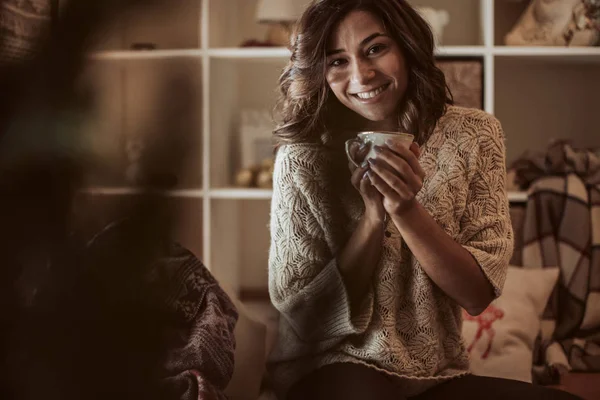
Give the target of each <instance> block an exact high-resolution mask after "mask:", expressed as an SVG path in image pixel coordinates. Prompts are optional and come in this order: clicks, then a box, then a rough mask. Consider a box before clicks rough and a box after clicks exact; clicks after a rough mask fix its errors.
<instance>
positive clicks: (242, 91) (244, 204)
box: [88, 0, 600, 292]
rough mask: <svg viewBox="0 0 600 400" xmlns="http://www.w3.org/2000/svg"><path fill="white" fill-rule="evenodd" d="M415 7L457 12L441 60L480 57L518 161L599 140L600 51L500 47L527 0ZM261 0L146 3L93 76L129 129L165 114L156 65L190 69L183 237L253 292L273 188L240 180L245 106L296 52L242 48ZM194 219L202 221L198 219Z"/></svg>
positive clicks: (255, 27) (267, 102)
mask: <svg viewBox="0 0 600 400" xmlns="http://www.w3.org/2000/svg"><path fill="white" fill-rule="evenodd" d="M414 4H415V5H429V6H432V7H434V8H444V9H446V10H448V11H449V13H450V16H451V20H450V24H449V25H448V26H447V27H446V30H445V32H444V39H443V40H444V42H443V43H444V46H441V47H440V48H439V49H438V50H437V54H438V55H439V56H440V57H444V56H448V57H453V58H456V57H465V58H470V59H472V58H473V57H476V58H480V59H481V60H482V61H483V66H484V82H483V83H484V108H485V110H486V111H488V112H490V113H493V114H495V115H496V116H497V117H498V118H499V119H500V121H501V122H502V124H503V126H504V129H505V132H506V136H507V157H508V161H509V162H510V161H512V160H514V159H515V158H516V157H518V156H519V155H520V154H521V152H522V151H524V150H525V149H527V148H537V149H542V148H544V147H545V145H546V144H547V142H548V140H549V139H551V138H559V137H562V138H564V137H566V138H571V139H573V140H575V141H577V143H578V144H581V145H600V139H599V137H600V135H597V133H598V132H597V130H598V128H597V126H598V123H597V115H596V114H597V113H596V112H595V110H594V107H592V105H593V104H598V99H597V93H600V79H598V73H597V71H598V67H599V66H600V48H537V47H536V48H530V47H520V48H515V47H506V46H503V43H502V38H503V36H504V35H505V34H506V33H507V32H508V30H509V29H510V28H511V27H512V25H513V24H514V23H515V22H516V20H517V18H518V16H519V15H520V13H521V12H522V11H523V9H524V6H525V4H524V2H507V1H496V2H494V0H452V1H450V0H415V1H414ZM255 6H256V0H184V1H181V2H170V3H169V5H168V6H165V7H168V8H169V9H168V10H158V11H156V10H155V11H153V10H149V11H148V12H147V13H144V15H143V18H142V17H140V20H139V21H138V19H137V18H136V16H135V15H132V16H130V20H128V23H121V24H120V25H119V24H117V28H115V31H116V32H117V33H116V34H115V35H113V36H111V37H109V38H107V40H106V41H104V43H103V44H102V46H100V47H99V48H98V49H97V51H95V52H93V53H92V54H91V55H90V65H92V66H93V70H94V71H95V72H94V75H93V76H95V77H96V78H97V83H98V84H99V86H100V87H101V89H102V90H104V91H107V92H109V94H107V95H106V96H104V97H102V96H101V99H100V102H99V104H100V108H101V112H100V116H101V117H100V119H101V120H102V121H103V124H104V125H102V124H101V125H102V126H103V127H105V128H106V127H107V126H111V129H112V130H115V129H114V128H113V127H114V126H121V129H116V131H117V132H111V133H113V134H115V135H116V134H120V135H127V134H129V130H130V129H133V128H132V126H134V125H133V124H134V123H136V122H139V121H141V120H142V119H143V118H144V117H149V116H150V118H152V117H153V116H154V115H155V114H156V113H157V112H158V113H159V112H160V110H156V109H152V108H144V106H143V104H144V101H147V99H151V98H153V96H156V95H157V93H159V89H156V88H155V87H154V86H153V84H151V83H152V82H154V81H153V80H152V79H153V75H152V72H153V71H154V72H156V71H158V70H160V71H167V75H168V73H171V72H182V73H184V74H186V78H187V79H188V80H189V86H190V88H191V90H192V92H193V94H194V96H192V97H193V101H194V103H193V104H194V107H193V112H192V113H191V115H187V114H186V115H185V116H184V118H183V120H184V121H185V123H186V124H187V125H186V126H187V127H188V128H189V129H188V131H189V134H190V136H191V139H190V140H191V141H190V143H191V144H190V147H194V146H197V147H196V148H195V149H194V151H192V153H193V157H192V160H191V162H190V165H189V171H190V173H189V177H187V179H182V182H183V183H182V187H181V188H178V189H176V190H173V191H170V192H167V193H165V194H166V195H168V196H170V197H173V198H174V199H178V200H177V201H179V200H181V201H186V202H187V203H186V204H187V206H186V207H187V208H186V210H187V212H191V213H192V214H191V215H190V218H187V219H186V218H182V219H181V221H182V224H183V226H184V228H183V231H184V235H185V234H187V235H190V234H193V235H196V236H194V237H185V238H183V240H182V241H183V242H184V244H188V245H189V246H190V247H193V248H194V249H197V253H198V255H199V256H200V257H201V258H202V259H203V261H204V262H205V264H206V265H207V266H208V267H209V268H211V270H212V271H213V273H214V274H215V276H216V277H217V278H218V279H219V280H221V281H222V282H223V283H224V284H226V285H228V286H230V287H233V288H235V289H238V290H241V291H250V292H252V291H254V292H256V291H260V290H264V288H265V287H266V277H267V257H268V242H269V240H268V235H269V232H268V228H267V223H268V216H269V200H270V198H271V193H272V192H271V191H270V190H251V189H238V188H233V187H232V186H233V185H232V177H233V174H234V172H235V171H236V169H237V168H238V167H239V163H240V161H239V156H238V153H237V151H238V150H237V147H238V141H239V134H238V129H237V128H238V126H237V124H238V120H239V111H240V110H242V109H251V108H254V109H271V108H272V106H273V105H274V102H275V99H276V86H277V79H278V76H279V72H280V71H281V69H282V68H283V66H284V65H285V63H286V62H287V59H288V58H289V51H288V50H287V49H285V48H269V47H264V48H263V47H257V48H242V47H240V44H241V43H242V42H243V41H244V40H247V39H259V40H260V39H262V38H264V35H265V32H266V27H265V26H261V25H259V24H257V23H255V22H254V9H255ZM123 26H125V27H126V28H123ZM119 27H120V28H119ZM156 30H158V31H159V32H160V34H157V32H156ZM133 42H153V43H156V44H157V46H158V48H157V49H156V50H149V51H131V50H129V49H128V44H130V43H133ZM166 67H168V69H167V68H166ZM136 80H139V82H136ZM149 83H150V84H149ZM163 83H164V82H163ZM155 86H157V87H158V86H160V85H155ZM168 87H169V86H168V85H167V86H166V88H167V89H168ZM164 88H165V87H164V85H163V89H164ZM163 103H164V99H163ZM131 114H133V116H132V115H131ZM188 114H190V113H189V112H188ZM128 121H129V122H128ZM132 121H133V122H132ZM167 127H169V125H167ZM99 129H100V128H99ZM594 133H595V134H596V135H594ZM113 142H115V143H116V142H118V141H113ZM113 142H111V143H113ZM88 194H89V195H91V196H100V197H103V198H106V197H114V198H115V200H114V201H120V200H119V199H120V198H122V197H123V196H130V195H135V194H136V191H135V189H131V188H127V186H126V185H125V184H124V183H123V182H109V184H108V185H107V184H103V187H101V188H95V189H90V190H89V191H88ZM509 198H510V200H511V201H512V202H516V203H518V202H524V201H525V200H526V196H525V195H524V194H523V193H510V194H509ZM198 215H200V216H201V217H200V218H196V217H197V216H198ZM191 223H194V224H198V223H199V224H201V225H200V226H194V227H190V226H189V224H191ZM186 224H188V225H186Z"/></svg>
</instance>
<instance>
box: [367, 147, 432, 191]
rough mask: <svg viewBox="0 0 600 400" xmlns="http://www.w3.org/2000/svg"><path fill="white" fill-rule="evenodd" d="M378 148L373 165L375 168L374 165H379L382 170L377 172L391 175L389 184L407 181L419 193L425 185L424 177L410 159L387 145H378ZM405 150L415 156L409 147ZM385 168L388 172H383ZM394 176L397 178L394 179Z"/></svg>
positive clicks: (385, 175)
mask: <svg viewBox="0 0 600 400" xmlns="http://www.w3.org/2000/svg"><path fill="white" fill-rule="evenodd" d="M376 150H377V158H376V159H375V162H374V163H373V162H371V167H372V168H374V166H378V167H379V168H380V169H381V171H379V170H378V171H377V173H379V175H381V176H382V177H389V181H388V182H387V183H388V184H389V185H393V184H394V183H396V182H397V181H402V182H403V183H406V185H408V186H409V187H410V188H411V189H412V191H413V192H414V193H417V192H418V191H419V190H421V187H422V186H423V178H422V177H421V176H419V175H418V174H417V173H416V172H415V170H414V169H413V166H411V165H410V163H409V161H407V160H406V159H404V157H402V155H399V154H397V153H395V152H393V151H392V150H390V149H387V148H385V147H378V148H377V149H376ZM404 150H405V151H406V152H408V153H410V154H411V155H412V156H413V157H414V154H412V152H410V151H409V150H407V149H404ZM415 160H416V158H415ZM417 164H418V161H417ZM386 166H387V167H388V168H386ZM419 168H420V166H419ZM384 170H385V171H386V172H387V173H386V174H383V171H384ZM394 177H395V178H396V179H393V180H392V178H394ZM400 178H401V179H400ZM392 187H394V186H392Z"/></svg>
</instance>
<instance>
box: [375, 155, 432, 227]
mask: <svg viewBox="0 0 600 400" xmlns="http://www.w3.org/2000/svg"><path fill="white" fill-rule="evenodd" d="M375 150H376V151H377V156H376V157H375V158H371V159H369V164H370V165H371V171H370V172H369V177H370V179H371V183H372V184H373V186H375V188H376V189H377V190H378V191H379V192H380V193H381V194H382V195H383V207H384V208H385V211H386V212H387V213H388V214H390V216H391V215H402V214H403V213H404V212H406V211H407V210H409V209H411V208H412V207H413V206H414V205H415V203H416V196H417V193H419V191H420V190H421V188H422V187H423V180H424V179H425V171H423V168H422V167H421V164H419V156H420V155H421V150H420V148H419V145H418V144H417V143H412V144H411V145H410V148H408V149H407V148H405V147H402V146H400V145H394V144H393V143H390V144H388V145H387V146H382V147H380V146H376V147H375Z"/></svg>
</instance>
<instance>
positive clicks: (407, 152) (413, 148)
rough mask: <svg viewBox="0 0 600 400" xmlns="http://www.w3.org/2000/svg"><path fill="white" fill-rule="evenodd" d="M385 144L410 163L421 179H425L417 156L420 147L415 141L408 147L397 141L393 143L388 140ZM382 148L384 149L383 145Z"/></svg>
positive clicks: (418, 155)
mask: <svg viewBox="0 0 600 400" xmlns="http://www.w3.org/2000/svg"><path fill="white" fill-rule="evenodd" d="M387 146H388V149H390V150H391V151H392V153H395V154H397V155H398V156H399V157H400V158H402V159H403V160H404V161H406V162H407V163H408V165H410V167H411V168H412V170H413V171H414V173H415V174H416V175H417V176H419V177H420V178H421V180H423V179H425V171H424V170H423V167H421V164H420V163H419V157H420V156H421V148H420V147H419V145H418V144H417V143H415V142H413V143H411V145H410V147H409V148H408V149H407V148H406V147H404V146H402V145H400V144H398V143H395V142H394V141H388V142H387ZM383 148H384V149H385V147H383Z"/></svg>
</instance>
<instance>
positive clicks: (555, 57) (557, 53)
mask: <svg viewBox="0 0 600 400" xmlns="http://www.w3.org/2000/svg"><path fill="white" fill-rule="evenodd" d="M493 54H494V55H496V56H503V57H524V58H536V59H539V60H543V61H566V62H572V61H578V62H600V47H550V46H548V47H515V46H496V47H494V50H493Z"/></svg>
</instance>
